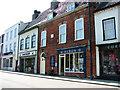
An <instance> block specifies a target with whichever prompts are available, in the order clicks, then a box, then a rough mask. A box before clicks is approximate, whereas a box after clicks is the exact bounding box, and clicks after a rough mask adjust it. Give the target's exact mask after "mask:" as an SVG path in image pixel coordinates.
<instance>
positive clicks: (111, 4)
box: [95, 1, 120, 12]
mask: <svg viewBox="0 0 120 90" xmlns="http://www.w3.org/2000/svg"><path fill="white" fill-rule="evenodd" d="M117 4H120V1H119V2H101V4H100V5H99V6H98V7H97V9H96V10H95V12H97V11H100V10H103V9H106V8H108V7H111V6H114V5H117Z"/></svg>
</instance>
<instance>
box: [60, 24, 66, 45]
mask: <svg viewBox="0 0 120 90" xmlns="http://www.w3.org/2000/svg"><path fill="white" fill-rule="evenodd" d="M65 42H66V24H63V25H60V26H59V43H65Z"/></svg>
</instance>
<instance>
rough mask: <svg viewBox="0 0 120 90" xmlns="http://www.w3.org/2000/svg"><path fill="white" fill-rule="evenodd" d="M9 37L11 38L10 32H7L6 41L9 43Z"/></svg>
mask: <svg viewBox="0 0 120 90" xmlns="http://www.w3.org/2000/svg"><path fill="white" fill-rule="evenodd" d="M8 37H9V32H7V34H6V41H8Z"/></svg>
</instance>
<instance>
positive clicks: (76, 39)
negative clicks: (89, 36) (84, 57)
mask: <svg viewBox="0 0 120 90" xmlns="http://www.w3.org/2000/svg"><path fill="white" fill-rule="evenodd" d="M81 20H82V23H83V28H82V29H81V28H80V29H78V30H79V31H80V30H83V37H82V38H77V31H78V30H77V27H76V23H77V22H78V21H81ZM84 34H85V33H84V18H79V19H77V20H75V41H78V40H83V39H84V38H85V35H84Z"/></svg>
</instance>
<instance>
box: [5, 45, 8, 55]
mask: <svg viewBox="0 0 120 90" xmlns="http://www.w3.org/2000/svg"><path fill="white" fill-rule="evenodd" d="M7 48H8V47H7V45H6V46H5V52H6V53H7Z"/></svg>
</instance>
